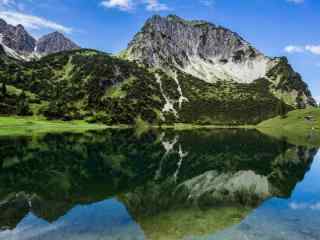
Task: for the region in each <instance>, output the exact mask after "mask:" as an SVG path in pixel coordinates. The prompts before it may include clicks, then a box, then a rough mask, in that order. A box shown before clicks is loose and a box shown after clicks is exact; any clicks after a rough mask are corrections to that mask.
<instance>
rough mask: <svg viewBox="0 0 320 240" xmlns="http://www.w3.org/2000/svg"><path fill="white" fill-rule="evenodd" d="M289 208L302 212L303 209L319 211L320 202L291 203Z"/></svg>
mask: <svg viewBox="0 0 320 240" xmlns="http://www.w3.org/2000/svg"><path fill="white" fill-rule="evenodd" d="M289 207H290V208H291V209H293V210H304V209H311V210H320V202H317V203H297V202H292V203H290V204H289Z"/></svg>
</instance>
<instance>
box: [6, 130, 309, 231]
mask: <svg viewBox="0 0 320 240" xmlns="http://www.w3.org/2000/svg"><path fill="white" fill-rule="evenodd" d="M0 146H1V151H0V159H1V161H2V168H1V170H0V197H1V199H3V200H4V201H2V202H3V203H6V204H2V205H0V209H1V212H3V213H6V214H2V216H6V217H1V216H0V224H2V226H4V225H9V226H11V227H13V226H15V224H16V223H17V222H18V221H19V219H21V217H22V216H23V215H24V214H25V213H26V212H28V211H29V210H30V209H31V211H33V212H34V213H35V214H36V215H37V216H40V217H42V218H44V219H47V220H49V221H53V220H55V219H57V218H58V217H60V216H62V215H64V214H65V213H66V212H67V211H68V210H69V209H71V208H72V207H73V206H74V205H76V204H79V203H82V204H86V203H92V202H97V201H100V200H103V199H106V198H108V197H112V196H115V195H117V196H119V199H121V201H123V203H124V204H125V205H126V206H127V208H128V210H129V211H130V213H132V215H133V216H135V217H136V218H139V219H140V220H141V219H143V217H149V216H151V215H152V216H157V215H158V214H162V213H164V212H170V211H172V209H177V207H179V208H180V209H187V208H190V207H192V208H193V207H194V206H195V205H198V206H200V207H201V208H204V207H205V208H207V207H210V208H211V207H212V206H217V205H220V206H221V205H223V204H221V203H223V202H224V203H228V204H225V205H228V206H229V207H232V206H235V204H236V205H239V203H240V204H241V203H242V206H243V209H246V207H245V206H246V205H250V206H253V205H257V204H259V202H260V201H261V200H262V199H265V198H266V197H269V196H272V195H277V196H288V195H289V194H290V193H291V191H292V189H293V187H294V186H295V184H296V183H297V182H298V181H300V180H302V178H303V176H304V173H305V172H306V170H307V169H308V168H309V166H310V163H311V161H312V159H313V156H314V155H315V150H312V149H307V148H302V147H300V148H297V147H295V146H293V145H289V144H287V143H286V142H285V141H278V140H275V139H271V138H269V137H266V136H263V135H261V134H260V133H258V132H256V131H247V130H210V131H208V130H205V131H201V130H197V131H181V132H178V133H177V132H174V131H172V130H168V131H166V132H165V133H164V134H158V133H157V132H148V133H145V134H143V135H142V136H139V137H137V136H136V135H135V134H134V132H133V131H131V130H107V131H100V132H87V133H85V134H48V135H45V136H43V137H39V138H30V137H17V138H0ZM246 176H249V177H250V176H251V177H250V178H251V182H250V184H249V185H248V184H246V182H245V181H244V180H243V179H245V177H246ZM261 179H262V181H265V182H266V184H267V185H268V187H270V188H268V190H270V191H269V192H267V193H266V191H264V192H263V196H262V195H261V196H259V195H258V196H256V198H254V195H255V194H257V191H256V189H257V186H258V185H259V182H258V181H261ZM211 181H212V182H213V183H214V184H211ZM232 181H234V182H232ZM255 181H256V182H255ZM238 182H240V183H241V184H238V185H236V186H235V183H238ZM218 183H219V184H218ZM197 184H198V185H199V184H200V185H201V186H202V188H201V187H196V186H197ZM215 184H216V185H219V186H221V187H220V188H212V185H215ZM22 192H24V193H22ZM15 193H19V194H17V195H16V194H15ZM191 193H192V196H193V197H191V198H190V196H189V195H190V194H191ZM200 193H201V194H200ZM258 193H259V191H258ZM251 195H252V196H251ZM195 196H196V197H195ZM219 199H220V201H218V200H219ZM253 199H254V200H253ZM5 200H6V201H5ZM0 202H1V201H0ZM26 202H27V203H31V204H28V205H26ZM18 205H19V206H22V207H21V208H19V207H17V206H18ZM224 207H226V206H224ZM14 209H15V210H14ZM12 211H13V212H12ZM206 211H207V210H206ZM244 212H246V211H244ZM21 213H23V214H21ZM179 214H182V212H181V211H180V212H179ZM20 215H21V216H20ZM213 215H214V214H213ZM10 216H15V220H13V221H11V222H10ZM12 219H13V218H12ZM12 219H11V220H12ZM1 222H3V223H1Z"/></svg>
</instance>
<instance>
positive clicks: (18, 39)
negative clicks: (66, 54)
mask: <svg viewBox="0 0 320 240" xmlns="http://www.w3.org/2000/svg"><path fill="white" fill-rule="evenodd" d="M0 44H1V45H3V46H4V50H5V52H6V53H7V54H8V55H10V56H11V57H14V58H17V59H20V60H29V58H33V57H35V56H37V54H38V55H39V54H40V55H46V54H50V53H56V52H61V51H66V50H72V49H78V48H80V47H79V46H78V45H77V44H75V43H74V42H72V41H71V40H70V39H68V38H66V37H65V36H64V35H63V34H62V33H59V32H53V33H50V34H48V35H45V36H43V37H42V38H40V39H39V40H38V41H37V40H36V39H35V38H33V37H32V36H31V35H30V34H29V33H28V32H27V31H26V30H25V29H24V27H23V26H22V25H17V26H12V25H10V24H7V23H6V22H5V21H4V20H3V19H0ZM35 53H36V54H35Z"/></svg>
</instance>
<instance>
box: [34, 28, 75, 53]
mask: <svg viewBox="0 0 320 240" xmlns="http://www.w3.org/2000/svg"><path fill="white" fill-rule="evenodd" d="M79 48H80V47H79V46H78V45H77V44H75V43H74V42H72V41H71V40H70V39H68V38H66V37H65V36H64V35H63V34H62V33H59V32H53V33H50V34H48V35H45V36H43V37H42V38H40V39H39V40H38V42H37V44H36V52H37V53H45V54H50V53H56V52H61V51H66V50H73V49H79Z"/></svg>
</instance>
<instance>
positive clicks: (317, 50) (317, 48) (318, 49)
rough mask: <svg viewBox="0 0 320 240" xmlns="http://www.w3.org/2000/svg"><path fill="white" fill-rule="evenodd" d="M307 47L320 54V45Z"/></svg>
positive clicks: (310, 50) (308, 49)
mask: <svg viewBox="0 0 320 240" xmlns="http://www.w3.org/2000/svg"><path fill="white" fill-rule="evenodd" d="M305 48H306V50H307V51H309V52H311V53H313V54H316V55H320V45H307V46H306V47H305Z"/></svg>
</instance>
